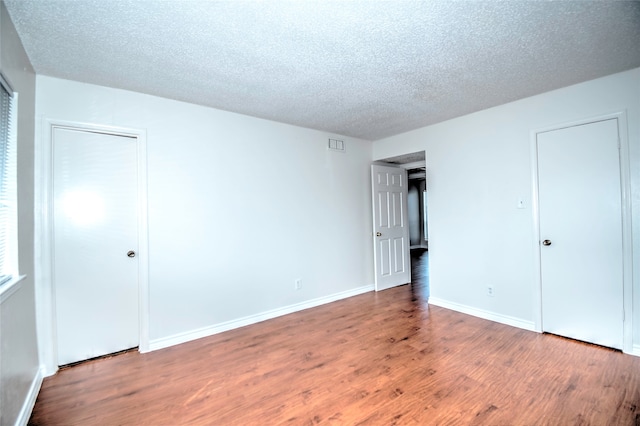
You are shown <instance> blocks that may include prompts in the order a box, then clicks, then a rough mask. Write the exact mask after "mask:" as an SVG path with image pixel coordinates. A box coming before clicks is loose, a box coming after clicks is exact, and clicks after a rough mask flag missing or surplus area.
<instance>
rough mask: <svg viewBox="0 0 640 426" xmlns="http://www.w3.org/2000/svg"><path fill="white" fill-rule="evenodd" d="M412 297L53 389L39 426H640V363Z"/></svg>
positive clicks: (269, 324)
mask: <svg viewBox="0 0 640 426" xmlns="http://www.w3.org/2000/svg"><path fill="white" fill-rule="evenodd" d="M426 302H427V301H426V297H425V286H423V285H420V284H419V283H414V285H405V286H401V287H396V288H393V289H390V290H386V291H383V292H380V293H377V294H376V293H367V294H363V295H360V296H356V297H352V298H350V299H346V300H342V301H339V302H335V303H332V304H328V305H324V306H321V307H317V308H313V309H309V310H306V311H302V312H298V313H294V314H291V315H287V316H285V317H280V318H276V319H273V320H269V321H265V322H263V323H260V324H256V325H252V326H249V327H244V328H241V329H236V330H232V331H229V332H225V333H222V334H218V335H215V336H212V337H209V338H204V339H200V340H197V341H193V342H190V343H186V344H183V345H179V346H175V347H171V348H168V349H164V350H160V351H156V352H152V353H148V354H139V353H137V352H129V353H124V354H121V355H118V356H115V357H112V358H108V359H100V360H95V361H89V362H86V363H83V364H79V365H76V366H73V367H71V368H68V369H65V370H62V371H60V372H59V373H58V374H57V375H56V376H54V377H50V378H47V379H45V381H44V384H43V386H42V391H41V393H40V395H39V397H38V400H37V402H36V405H35V408H34V411H33V414H32V417H31V420H30V422H29V424H32V425H181V424H197V425H279V424H292V425H313V424H327V425H333V424H335V425H357V424H367V425H392V424H398V425H400V424H405V425H413V424H417V425H538V424H540V425H634V424H635V425H640V409H639V408H638V407H640V358H637V357H633V356H630V355H624V354H622V353H620V352H617V351H614V350H610V349H606V348H602V347H598V346H594V345H589V344H585V343H580V342H576V341H571V340H568V339H563V338H560V337H556V336H552V335H542V334H537V333H533V332H529V331H525V330H520V329H517V328H513V327H509V326H506V325H501V324H496V323H492V322H489V321H485V320H482V319H478V318H474V317H471V316H467V315H464V314H460V313H457V312H453V311H449V310H447V309H443V308H438V307H434V306H428V305H427V303H426Z"/></svg>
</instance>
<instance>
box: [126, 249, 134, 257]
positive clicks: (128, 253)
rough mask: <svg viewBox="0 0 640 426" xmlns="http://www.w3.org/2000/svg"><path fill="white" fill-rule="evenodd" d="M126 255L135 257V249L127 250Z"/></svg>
mask: <svg viewBox="0 0 640 426" xmlns="http://www.w3.org/2000/svg"><path fill="white" fill-rule="evenodd" d="M127 256H129V257H136V252H135V251H133V250H129V251H128V252H127Z"/></svg>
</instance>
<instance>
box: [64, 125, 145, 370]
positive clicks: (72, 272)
mask: <svg viewBox="0 0 640 426" xmlns="http://www.w3.org/2000/svg"><path fill="white" fill-rule="evenodd" d="M136 155H137V154H136V139H135V138H129V137H124V136H116V135H109V134H101V133H92V132H87V131H80V130H70V129H61V128H56V129H54V133H53V227H54V231H53V232H54V235H53V240H54V244H53V252H54V253H53V267H54V268H53V269H54V273H53V276H54V280H53V285H54V291H55V302H56V303H55V309H56V329H57V347H58V365H65V364H68V363H72V362H76V361H81V360H85V359H89V358H93V357H96V356H100V355H104V354H108V353H112V352H117V351H120V350H124V349H128V348H131V347H135V346H138V342H139V320H138V259H137V258H136V257H135V252H136V251H137V241H138V229H137V226H138V225H137V166H136V164H137V162H136ZM129 252H131V253H129ZM128 253H129V254H128Z"/></svg>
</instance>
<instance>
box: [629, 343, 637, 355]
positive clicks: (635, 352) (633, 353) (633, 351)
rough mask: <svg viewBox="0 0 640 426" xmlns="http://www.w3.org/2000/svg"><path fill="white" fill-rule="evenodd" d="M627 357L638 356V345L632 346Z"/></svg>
mask: <svg viewBox="0 0 640 426" xmlns="http://www.w3.org/2000/svg"><path fill="white" fill-rule="evenodd" d="M629 355H634V356H640V345H633V349H632V351H631V352H629Z"/></svg>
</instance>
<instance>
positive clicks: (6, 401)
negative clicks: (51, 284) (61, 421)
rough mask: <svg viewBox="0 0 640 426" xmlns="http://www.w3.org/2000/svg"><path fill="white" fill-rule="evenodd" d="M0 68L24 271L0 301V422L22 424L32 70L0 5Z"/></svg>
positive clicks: (29, 314)
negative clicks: (11, 117)
mask: <svg viewBox="0 0 640 426" xmlns="http://www.w3.org/2000/svg"><path fill="white" fill-rule="evenodd" d="M0 70H2V73H3V74H4V75H5V77H6V78H7V79H8V80H9V82H10V84H11V85H12V86H13V89H14V90H15V91H16V92H18V96H19V102H18V135H17V136H18V245H19V248H18V257H19V272H20V274H21V275H25V278H24V280H22V281H21V282H20V283H19V287H17V288H18V290H17V291H15V292H14V293H11V292H9V293H11V295H10V296H9V297H8V298H6V300H4V301H3V302H2V303H0V425H13V424H16V423H17V424H26V421H27V420H28V415H29V413H30V410H31V404H33V402H35V396H36V394H37V391H38V390H39V387H40V380H41V376H40V375H39V370H38V368H39V365H40V362H39V360H38V348H37V341H36V316H35V300H34V299H35V295H34V252H33V241H34V228H33V220H34V210H33V191H34V185H33V164H34V163H33V148H34V145H33V131H34V109H35V74H34V72H33V69H32V67H31V64H30V63H29V59H28V58H27V55H26V53H25V51H24V49H23V47H22V43H21V42H20V39H19V38H18V36H17V34H16V32H15V28H14V26H13V23H12V22H11V19H10V18H9V15H8V13H7V10H6V9H5V5H4V3H1V5H0Z"/></svg>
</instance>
